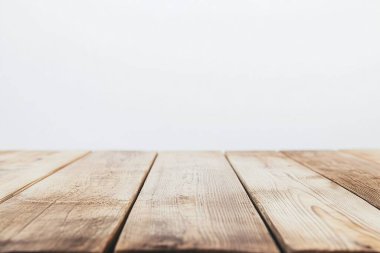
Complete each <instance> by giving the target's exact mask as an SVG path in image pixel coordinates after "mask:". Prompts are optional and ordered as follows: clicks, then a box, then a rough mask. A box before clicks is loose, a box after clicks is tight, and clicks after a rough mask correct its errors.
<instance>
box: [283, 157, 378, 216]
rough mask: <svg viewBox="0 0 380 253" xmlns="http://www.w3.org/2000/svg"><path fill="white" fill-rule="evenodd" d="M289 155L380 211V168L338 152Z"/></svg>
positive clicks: (374, 164) (375, 164)
mask: <svg viewBox="0 0 380 253" xmlns="http://www.w3.org/2000/svg"><path fill="white" fill-rule="evenodd" d="M285 154H286V155H287V156H289V157H291V158H292V159H294V160H296V161H298V162H299V163H301V164H303V165H305V166H307V167H309V168H310V169H312V170H314V171H316V172H318V173H319V174H321V175H323V176H325V177H327V178H329V179H330V180H332V181H334V182H336V183H338V184H340V185H341V186H343V187H345V188H346V189H348V190H350V191H352V192H353V193H355V194H357V195H358V196H360V197H362V198H363V199H365V200H367V201H368V202H369V203H371V204H372V205H374V206H376V207H377V208H380V164H377V163H374V162H370V161H367V160H365V159H361V158H358V157H355V156H353V155H350V154H345V153H342V152H335V151H294V152H285ZM379 220H380V217H379Z"/></svg>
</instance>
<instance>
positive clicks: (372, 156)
mask: <svg viewBox="0 0 380 253" xmlns="http://www.w3.org/2000/svg"><path fill="white" fill-rule="evenodd" d="M342 152H345V153H348V154H351V155H354V156H357V157H360V158H363V159H367V160H368V161H373V162H375V163H378V164H380V150H379V149H368V150H342Z"/></svg>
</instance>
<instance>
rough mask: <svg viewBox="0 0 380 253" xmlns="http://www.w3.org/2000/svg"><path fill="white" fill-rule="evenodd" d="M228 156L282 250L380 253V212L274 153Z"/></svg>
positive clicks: (235, 153)
mask: <svg viewBox="0 0 380 253" xmlns="http://www.w3.org/2000/svg"><path fill="white" fill-rule="evenodd" d="M227 157H228V159H229V160H230V162H231V164H232V166H233V167H234V169H235V170H236V172H237V174H238V176H239V177H240V179H241V181H242V183H243V185H244V186H245V187H246V189H247V190H248V192H249V194H250V195H251V197H252V199H253V200H254V202H255V203H256V206H257V207H258V208H259V210H260V212H261V213H262V215H263V217H265V219H266V221H267V223H268V224H269V226H270V228H271V230H272V231H273V233H274V234H275V236H276V237H277V238H278V240H279V242H280V244H281V245H282V246H283V248H284V250H285V251H286V252H340V253H341V252H380V211H379V210H378V209H376V208H375V207H373V206H372V205H370V204H368V203H367V202H366V201H364V200H363V199H361V198H359V197H358V196H356V195H354V194H352V193H351V192H349V191H347V190H346V189H344V188H342V187H340V186H339V185H337V184H336V183H334V182H332V181H330V180H328V179H326V178H325V177H323V176H321V175H319V174H317V173H316V172H314V171H312V170H310V169H308V168H306V167H304V166H302V165H300V164H299V163H297V162H295V161H293V160H291V159H290V158H288V157H286V156H285V155H283V154H281V153H278V152H229V153H227ZM316 163H317V162H316Z"/></svg>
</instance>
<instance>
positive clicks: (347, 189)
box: [280, 151, 380, 210]
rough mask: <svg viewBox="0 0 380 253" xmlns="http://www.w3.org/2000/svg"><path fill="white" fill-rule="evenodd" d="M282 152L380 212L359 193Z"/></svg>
mask: <svg viewBox="0 0 380 253" xmlns="http://www.w3.org/2000/svg"><path fill="white" fill-rule="evenodd" d="M280 152H281V153H282V154H283V155H285V156H286V157H287V158H289V159H290V160H292V161H294V162H296V163H298V164H300V165H301V166H302V167H303V168H305V169H308V170H311V171H314V172H315V173H317V174H318V175H320V176H322V177H324V178H326V179H327V180H329V181H330V182H333V183H334V184H336V185H337V186H339V187H341V188H343V189H344V190H346V191H348V192H350V193H352V194H353V195H355V196H357V197H359V198H361V199H362V200H364V201H365V202H367V203H368V204H370V205H371V206H373V207H375V208H377V209H378V210H380V208H378V207H377V206H376V205H374V204H372V203H371V202H369V201H368V200H366V199H365V198H363V197H362V196H360V195H359V193H356V192H354V191H353V190H351V189H349V188H348V187H346V186H344V185H342V184H341V183H339V182H337V181H336V180H334V179H332V178H329V177H327V176H325V175H323V174H322V173H320V172H318V171H317V170H314V169H313V168H312V166H309V165H307V164H306V163H303V162H301V161H297V160H296V159H294V158H292V157H291V156H290V155H288V154H287V153H286V151H280ZM353 158H355V159H359V160H360V159H361V158H360V157H357V156H353ZM365 161H367V160H365Z"/></svg>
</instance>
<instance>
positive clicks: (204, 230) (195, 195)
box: [116, 152, 278, 253]
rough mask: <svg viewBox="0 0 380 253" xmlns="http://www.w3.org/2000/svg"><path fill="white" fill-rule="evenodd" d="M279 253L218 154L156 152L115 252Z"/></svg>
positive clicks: (230, 170) (250, 203) (241, 189)
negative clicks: (156, 155) (156, 154)
mask: <svg viewBox="0 0 380 253" xmlns="http://www.w3.org/2000/svg"><path fill="white" fill-rule="evenodd" d="M167 250H170V251H190V252H191V251H197V252H198V251H201V252H202V251H205V252H209V251H213V252H219V251H221V252H222V251H223V252H268V253H271V252H278V250H277V248H276V246H275V244H274V242H273V241H272V238H271V237H270V235H269V233H268V231H267V230H266V228H265V225H264V223H263V222H262V220H261V219H260V216H259V215H258V213H257V211H256V210H255V208H254V206H253V204H252V202H251V201H250V199H249V197H248V195H247V194H246V192H245V190H244V188H243V187H242V185H241V184H240V182H239V180H238V178H237V177H236V175H235V173H234V172H233V170H232V168H231V167H230V166H229V164H228V162H227V160H226V159H225V157H224V156H223V155H222V154H221V153H219V152H174V153H170V152H169V153H160V154H159V155H158V158H157V160H156V162H155V164H154V166H153V168H152V171H151V172H150V174H149V176H148V178H147V180H146V182H145V184H144V187H143V189H142V191H141V193H140V195H139V197H138V198H137V200H136V203H135V205H134V207H133V209H132V211H131V213H130V215H129V217H128V219H127V223H126V225H125V226H124V229H123V231H122V234H121V236H120V238H119V242H118V244H117V245H116V251H117V252H145V251H167Z"/></svg>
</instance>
